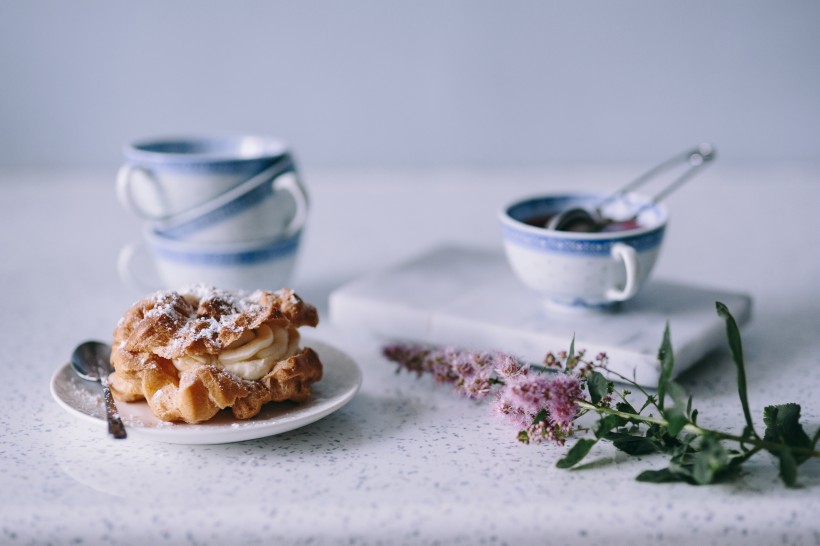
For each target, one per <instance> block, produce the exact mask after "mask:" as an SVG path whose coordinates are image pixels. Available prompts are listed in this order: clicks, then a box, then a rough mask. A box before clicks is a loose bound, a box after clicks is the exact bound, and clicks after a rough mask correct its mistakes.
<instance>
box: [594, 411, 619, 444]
mask: <svg viewBox="0 0 820 546" xmlns="http://www.w3.org/2000/svg"><path fill="white" fill-rule="evenodd" d="M625 424H626V419H624V418H623V417H621V416H620V415H607V416H605V417H601V418H600V419H599V420H598V425H597V426H596V427H595V437H596V438H598V439H599V440H600V439H601V438H603V437H604V436H606V435H607V433H608V432H609V431H610V430H612V429H613V428H617V427H620V426H623V425H625Z"/></svg>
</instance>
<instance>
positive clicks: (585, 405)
mask: <svg viewBox="0 0 820 546" xmlns="http://www.w3.org/2000/svg"><path fill="white" fill-rule="evenodd" d="M575 404H576V405H577V406H578V407H579V408H582V409H585V410H590V411H595V412H597V413H605V414H607V415H617V416H618V417H622V418H624V419H629V420H632V421H640V422H642V423H647V424H652V425H658V426H660V427H666V426H668V425H669V423H668V422H667V421H666V420H665V419H661V418H658V417H649V416H646V415H638V414H635V413H627V412H623V411H619V410H616V409H612V408H607V407H600V406H596V405H594V404H591V403H590V402H587V401H586V400H576V401H575ZM683 431H685V432H688V433H690V434H695V435H697V436H705V435H707V434H708V435H712V436H714V437H715V438H717V439H718V440H727V441H730V442H738V443H740V444H750V445H753V446H755V448H756V449H755V450H754V451H758V450H760V449H766V450H777V449H781V448H782V447H783V446H784V445H786V446H787V447H788V448H789V449H790V450H791V451H792V452H793V453H795V454H799V455H806V456H808V457H817V458H820V451H815V450H812V449H809V448H804V447H799V446H788V445H787V444H779V443H776V442H769V441H766V440H762V439H760V438H758V437H749V438H744V437H742V436H737V435H735V434H729V433H726V432H722V431H719V430H712V429H708V428H703V427H699V426H698V425H695V424H692V423H688V424H686V425H685V426H684V427H683Z"/></svg>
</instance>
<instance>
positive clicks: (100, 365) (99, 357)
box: [71, 341, 126, 439]
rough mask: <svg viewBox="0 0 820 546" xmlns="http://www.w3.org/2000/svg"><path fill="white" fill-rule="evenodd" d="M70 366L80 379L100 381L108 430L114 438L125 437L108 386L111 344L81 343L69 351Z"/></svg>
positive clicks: (123, 428) (97, 342)
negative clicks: (71, 351) (72, 350)
mask: <svg viewBox="0 0 820 546" xmlns="http://www.w3.org/2000/svg"><path fill="white" fill-rule="evenodd" d="M71 367H72V368H73V369H74V371H75V372H76V373H77V375H78V376H79V377H81V378H82V379H85V380H86V381H94V382H99V383H102V387H103V397H104V398H105V414H106V418H107V420H108V432H109V433H111V435H112V436H113V437H114V438H117V439H122V438H125V437H126V433H125V425H123V423H122V420H121V419H120V416H119V414H118V413H117V407H116V406H115V405H114V399H113V398H112V397H111V389H110V388H109V386H108V376H109V375H110V374H111V346H110V345H107V344H105V343H103V342H101V341H86V342H84V343H81V344H80V345H78V346H77V348H76V349H74V352H73V353H71Z"/></svg>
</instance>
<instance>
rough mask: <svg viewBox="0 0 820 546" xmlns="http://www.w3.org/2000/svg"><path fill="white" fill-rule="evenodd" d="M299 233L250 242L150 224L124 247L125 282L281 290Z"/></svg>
mask: <svg viewBox="0 0 820 546" xmlns="http://www.w3.org/2000/svg"><path fill="white" fill-rule="evenodd" d="M301 236H302V232H301V231H299V232H297V233H295V234H293V235H291V236H288V237H278V238H272V239H265V240H260V241H254V242H247V243H223V244H203V243H191V242H188V241H179V240H175V239H170V238H168V237H164V236H162V235H160V234H157V233H156V232H155V231H153V230H147V231H146V232H145V236H144V241H143V242H142V243H137V244H131V245H127V246H125V247H124V248H123V249H122V251H121V252H120V258H119V264H118V265H119V272H120V276H121V277H122V279H123V281H124V282H125V283H126V284H128V285H129V286H131V287H133V288H135V289H139V290H146V289H159V288H165V289H177V288H180V287H185V286H190V285H193V284H199V283H203V284H208V285H212V286H218V287H220V288H228V289H238V290H256V289H258V288H261V289H269V290H278V289H279V288H281V287H283V286H287V285H288V283H289V282H290V279H291V275H292V273H293V269H294V266H295V264H296V257H297V254H298V250H299V243H300V239H301ZM152 270H153V271H152ZM146 271H147V273H146Z"/></svg>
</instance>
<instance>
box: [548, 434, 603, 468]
mask: <svg viewBox="0 0 820 546" xmlns="http://www.w3.org/2000/svg"><path fill="white" fill-rule="evenodd" d="M596 443H597V440H593V439H591V438H581V439H580V440H578V441H577V442H575V445H574V446H572V447H571V448H570V450H569V451H567V454H566V456H564V458H563V459H560V460H559V461H558V462H557V463H556V464H555V466H557V467H558V468H572V467H573V466H575V465H576V464H578V463H580V462H581V460H583V458H584V457H586V456H587V454H588V453H589V452H590V451H591V450H592V446H594V445H595V444H596Z"/></svg>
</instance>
